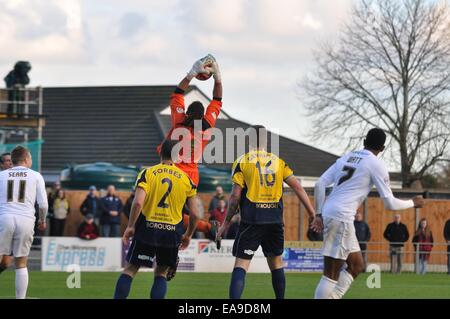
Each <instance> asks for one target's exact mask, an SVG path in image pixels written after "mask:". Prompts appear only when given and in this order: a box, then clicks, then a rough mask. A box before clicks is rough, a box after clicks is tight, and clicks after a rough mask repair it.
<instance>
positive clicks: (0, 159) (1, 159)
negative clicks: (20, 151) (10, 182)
mask: <svg viewBox="0 0 450 319" xmlns="http://www.w3.org/2000/svg"><path fill="white" fill-rule="evenodd" d="M6 155H9V156H11V153H9V152H7V153H3V154H2V155H0V163H2V164H3V157H5V156H6Z"/></svg>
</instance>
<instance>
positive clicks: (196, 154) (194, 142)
mask: <svg viewBox="0 0 450 319" xmlns="http://www.w3.org/2000/svg"><path fill="white" fill-rule="evenodd" d="M221 108H222V102H221V101H218V100H212V101H211V103H209V105H208V107H207V108H206V112H205V116H204V117H203V118H204V120H206V121H207V122H208V124H209V126H210V127H211V128H212V127H214V126H215V125H216V120H217V118H218V117H219V114H220V109H221ZM170 114H171V119H172V128H171V129H170V130H169V132H168V133H167V136H166V139H167V138H170V137H171V136H172V133H173V131H174V130H175V129H176V128H182V127H184V128H186V129H188V130H189V132H190V133H191V134H190V137H191V148H190V149H191V152H190V153H189V154H183V153H181V154H180V157H181V162H180V163H177V164H176V166H177V167H178V168H180V169H181V170H183V171H184V172H185V173H186V174H187V175H188V176H189V178H190V179H191V180H192V182H193V183H194V184H195V185H198V183H199V181H200V176H199V173H198V162H199V161H200V159H201V157H202V153H203V150H204V148H205V146H206V145H207V144H208V142H209V140H210V135H209V134H208V131H201V132H198V133H197V134H194V129H193V128H192V127H186V126H184V121H185V119H186V110H185V105H184V95H183V94H179V93H173V94H172V96H171V97H170ZM174 138H178V139H179V140H180V141H181V140H182V137H178V136H174ZM160 150H161V144H160V145H159V146H158V148H157V151H158V153H159V152H160Z"/></svg>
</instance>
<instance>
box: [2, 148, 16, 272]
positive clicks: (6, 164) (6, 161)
mask: <svg viewBox="0 0 450 319" xmlns="http://www.w3.org/2000/svg"><path fill="white" fill-rule="evenodd" d="M11 167H12V162H11V153H3V154H2V155H0V171H4V170H5V169H8V168H11ZM12 262H13V258H12V254H10V255H9V256H3V258H0V274H1V273H3V272H4V271H5V270H6V269H8V267H9V266H11V265H12Z"/></svg>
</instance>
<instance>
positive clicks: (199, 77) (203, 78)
mask: <svg viewBox="0 0 450 319" xmlns="http://www.w3.org/2000/svg"><path fill="white" fill-rule="evenodd" d="M211 76H212V73H209V74H207V73H199V74H197V76H196V77H195V78H196V79H197V80H200V81H206V80H208V79H209V78H210V77H211Z"/></svg>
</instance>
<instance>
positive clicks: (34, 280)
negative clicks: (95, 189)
mask: <svg viewBox="0 0 450 319" xmlns="http://www.w3.org/2000/svg"><path fill="white" fill-rule="evenodd" d="M69 275H70V274H69V273H63V272H40V271H31V272H30V283H29V287H28V294H27V295H28V298H50V299H51V298H63V299H65V298H76V299H100V298H112V295H113V293H114V287H115V284H116V280H117V278H118V277H119V273H116V272H106V273H81V288H79V289H77V288H73V289H69V288H67V286H66V280H67V278H68V276H69ZM369 275H370V274H363V275H361V276H360V277H358V278H357V280H356V281H355V282H354V283H353V285H352V287H351V288H350V290H349V292H348V293H347V295H346V296H345V298H348V299H358V298H365V299H373V298H378V299H406V298H408V299H409V298H413V299H425V298H450V276H449V275H446V274H433V273H430V274H426V275H424V276H420V275H416V274H411V273H404V274H401V275H393V274H389V273H382V274H381V288H375V289H369V288H367V286H366V279H367V277H368V276H369ZM319 279H320V274H302V273H286V298H290V299H311V298H312V296H313V294H314V290H315V287H316V285H317V282H318V281H319ZM229 281H230V274H227V273H177V275H176V277H175V278H174V279H173V281H171V282H169V284H168V293H167V298H170V299H193V298H196V299H204V298H208V299H226V298H227V297H228V285H229ZM152 282H153V273H151V272H141V273H139V274H138V275H137V276H136V278H135V279H134V281H133V285H132V288H131V292H130V298H148V296H149V291H150V287H151V284H152ZM0 298H1V299H3V298H14V271H11V270H8V271H5V272H4V273H2V274H1V275H0ZM243 298H245V299H271V298H274V295H273V290H272V284H271V277H270V274H248V275H247V277H246V286H245V290H244V294H243Z"/></svg>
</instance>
